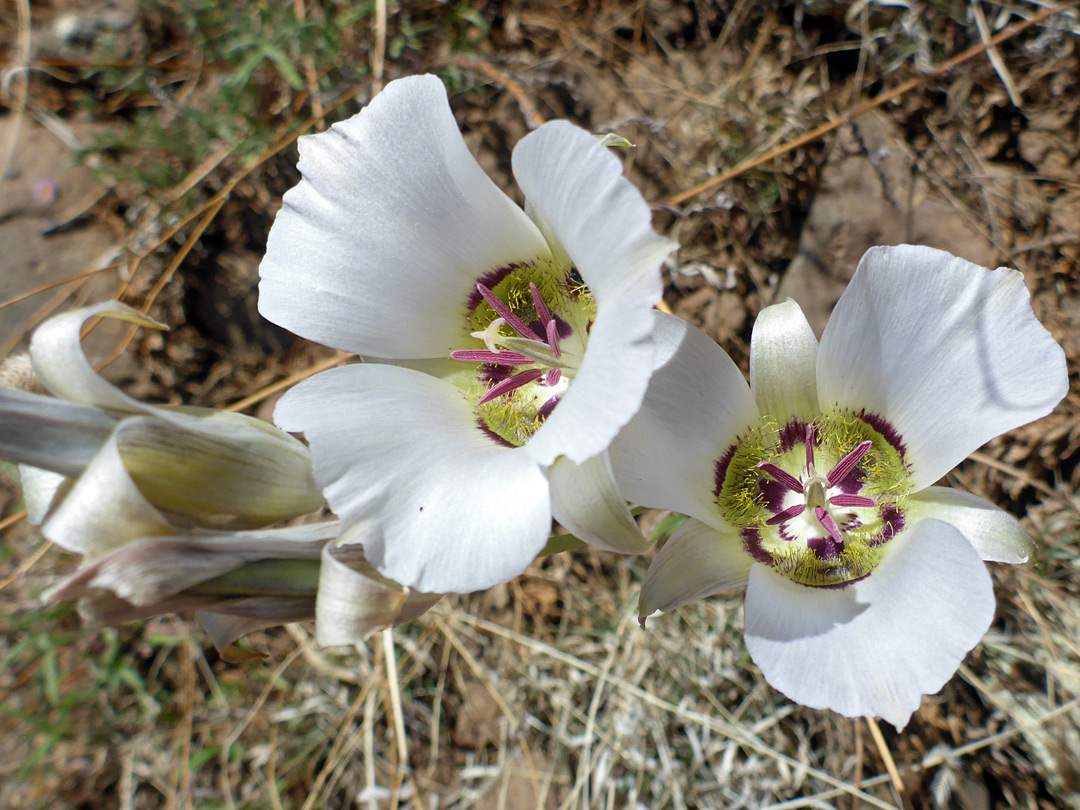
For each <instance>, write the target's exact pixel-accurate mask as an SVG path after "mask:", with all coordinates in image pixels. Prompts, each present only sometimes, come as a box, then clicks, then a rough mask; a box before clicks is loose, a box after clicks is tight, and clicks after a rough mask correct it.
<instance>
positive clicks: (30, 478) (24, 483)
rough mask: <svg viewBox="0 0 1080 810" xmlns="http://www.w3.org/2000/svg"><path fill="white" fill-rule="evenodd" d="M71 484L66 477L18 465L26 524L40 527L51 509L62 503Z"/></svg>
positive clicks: (26, 465)
mask: <svg viewBox="0 0 1080 810" xmlns="http://www.w3.org/2000/svg"><path fill="white" fill-rule="evenodd" d="M73 483H74V481H72V480H71V479H70V478H68V477H67V476H66V475H61V474H60V473H56V472H53V471H52V470H42V469H41V468H39V467H31V466H30V465H29V464H20V465H19V486H20V487H21V488H22V494H23V501H24V502H25V503H26V520H27V522H28V523H29V524H30V525H31V526H40V525H41V523H42V522H43V521H44V520H45V518H46V517H48V515H49V512H50V511H51V510H52V508H53V507H54V506H56V505H57V504H58V503H60V502H61V501H63V499H64V495H66V494H67V490H68V488H69V487H70V486H71V484H73Z"/></svg>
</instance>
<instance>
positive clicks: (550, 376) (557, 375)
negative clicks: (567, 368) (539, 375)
mask: <svg viewBox="0 0 1080 810" xmlns="http://www.w3.org/2000/svg"><path fill="white" fill-rule="evenodd" d="M561 379H562V372H561V371H559V369H557V368H552V369H548V370H547V371H545V372H544V385H557V384H558V382H559V380H561Z"/></svg>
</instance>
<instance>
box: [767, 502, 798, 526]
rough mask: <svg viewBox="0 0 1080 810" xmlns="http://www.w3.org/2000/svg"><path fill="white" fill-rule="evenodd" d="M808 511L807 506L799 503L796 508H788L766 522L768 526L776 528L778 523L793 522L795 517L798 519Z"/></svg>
mask: <svg viewBox="0 0 1080 810" xmlns="http://www.w3.org/2000/svg"><path fill="white" fill-rule="evenodd" d="M805 511H806V504H804V503H797V504H795V505H794V506H791V507H788V508H787V509H785V510H784V511H783V512H777V513H776V514H775V515H773V516H772V517H771V518H769V519H768V520H766V521H765V525H766V526H775V525H776V524H778V523H784V522H785V521H788V520H791V519H792V518H793V517H798V516H799V515H801V514H802V513H803V512H805Z"/></svg>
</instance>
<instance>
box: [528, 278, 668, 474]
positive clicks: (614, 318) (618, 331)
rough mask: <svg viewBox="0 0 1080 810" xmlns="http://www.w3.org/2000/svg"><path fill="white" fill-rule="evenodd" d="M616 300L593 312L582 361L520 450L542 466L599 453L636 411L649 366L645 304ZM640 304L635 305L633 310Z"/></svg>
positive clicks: (648, 322)
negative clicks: (564, 390)
mask: <svg viewBox="0 0 1080 810" xmlns="http://www.w3.org/2000/svg"><path fill="white" fill-rule="evenodd" d="M628 297H629V296H627V295H620V296H618V297H617V298H616V299H615V300H613V301H609V302H606V303H601V304H600V305H599V306H598V307H597V316H596V321H595V322H594V323H593V326H592V329H591V330H590V332H589V341H588V345H587V347H586V351H585V359H584V361H582V364H581V367H580V368H579V369H578V371H577V373H576V374H575V375H574V380H573V382H572V383H571V384H570V387H569V388H568V389H567V390H566V392H565V393H564V394H563V396H562V398H561V400H560V401H559V406H558V407H557V408H556V409H555V410H554V411H553V412H552V414H551V415H550V416H549V417H548V418H547V420H546V421H545V422H544V424H543V425H542V426H541V428H540V430H538V431H537V432H536V433H535V435H533V437H532V438H531V439H530V440H529V442H528V444H526V445H525V448H526V450H527V451H528V453H529V455H530V456H531V457H532V458H534V459H536V461H537V462H538V463H540V464H543V465H545V466H547V465H549V464H551V463H553V462H554V461H555V459H556V458H557V457H559V456H562V455H564V456H566V457H567V458H569V459H570V460H571V461H574V462H575V463H578V464H581V463H583V462H585V461H586V460H588V459H590V458H592V457H593V456H596V455H597V454H599V453H601V452H603V451H604V450H606V449H607V447H608V446H609V445H610V444H611V441H612V440H613V439H614V438H615V436H616V434H617V433H618V432H619V430H620V429H621V428H622V427H623V426H624V425H626V423H627V422H629V421H630V418H631V417H632V416H633V415H634V414H635V413H636V412H637V410H638V408H640V407H641V402H642V399H643V398H644V396H645V391H646V389H647V388H648V385H649V371H650V369H651V368H652V364H653V362H654V360H653V358H654V353H655V347H654V344H653V337H652V324H653V316H652V310H651V309H650V306H651V305H644V302H638V303H634V302H631V301H628V300H627V299H628ZM639 304H640V305H639Z"/></svg>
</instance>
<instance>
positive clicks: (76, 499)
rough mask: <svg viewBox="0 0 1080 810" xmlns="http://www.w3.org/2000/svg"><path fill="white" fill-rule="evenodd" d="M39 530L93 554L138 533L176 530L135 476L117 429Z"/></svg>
mask: <svg viewBox="0 0 1080 810" xmlns="http://www.w3.org/2000/svg"><path fill="white" fill-rule="evenodd" d="M41 533H42V534H43V535H44V536H45V537H46V538H47V539H49V540H51V541H52V542H54V543H56V544H57V545H58V546H60V547H62V548H66V549H67V550H68V551H75V552H77V553H79V554H84V555H86V556H87V557H90V558H94V557H99V556H101V555H103V554H106V553H108V552H109V551H112V550H113V549H114V548H118V547H120V546H122V545H124V544H125V543H127V542H129V541H131V540H134V539H136V538H141V537H155V536H163V535H166V536H167V535H174V534H175V531H174V530H173V529H172V528H171V527H170V526H169V524H168V521H166V519H165V517H164V515H162V514H161V512H159V511H158V510H157V509H155V508H154V506H153V504H151V503H150V501H148V500H147V499H146V497H145V496H143V494H142V493H141V492H140V491H139V488H138V487H137V486H135V482H134V481H132V480H131V476H130V475H128V472H127V470H126V469H125V467H124V462H123V459H122V458H121V456H120V451H119V449H118V447H117V443H116V435H115V434H113V436H111V437H110V438H109V440H108V441H107V442H106V443H105V444H104V445H102V448H101V451H100V452H99V453H98V454H97V456H95V457H94V460H93V461H92V462H90V465H89V466H88V467H87V468H86V471H85V472H83V474H82V475H81V476H80V477H79V479H78V480H77V481H76V482H75V484H74V485H73V486H72V487H71V491H70V492H69V493H68V494H67V497H65V498H64V500H63V501H62V502H61V503H60V504H59V506H57V507H56V508H55V509H54V511H53V512H52V514H51V516H50V517H49V518H48V519H47V520H46V521H45V523H44V525H43V526H42V527H41Z"/></svg>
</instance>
